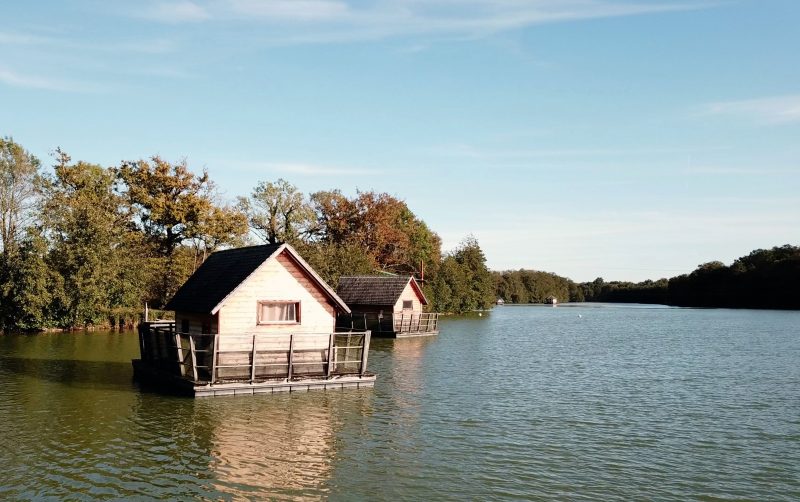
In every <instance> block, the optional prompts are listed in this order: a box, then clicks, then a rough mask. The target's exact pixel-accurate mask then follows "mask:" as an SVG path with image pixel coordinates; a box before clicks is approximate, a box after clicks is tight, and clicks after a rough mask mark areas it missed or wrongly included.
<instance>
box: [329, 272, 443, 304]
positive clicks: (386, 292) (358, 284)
mask: <svg viewBox="0 0 800 502" xmlns="http://www.w3.org/2000/svg"><path fill="white" fill-rule="evenodd" d="M409 282H411V285H412V287H413V288H414V290H415V291H416V292H417V295H418V296H419V299H420V301H421V302H422V304H423V305H427V304H428V299H427V298H425V295H424V294H423V293H422V288H420V287H419V284H418V283H417V281H416V279H414V278H413V277H394V276H384V275H357V276H345V277H342V278H341V279H339V287H338V288H336V293H337V294H338V295H339V297H341V299H342V300H344V301H345V303H347V304H348V305H394V304H395V303H397V300H398V299H399V298H400V295H401V294H402V293H403V290H404V289H405V288H406V285H408V283H409Z"/></svg>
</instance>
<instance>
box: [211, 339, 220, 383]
mask: <svg viewBox="0 0 800 502" xmlns="http://www.w3.org/2000/svg"><path fill="white" fill-rule="evenodd" d="M218 338H219V334H216V335H214V336H213V337H212V338H211V385H214V382H216V381H217V354H218V353H219V343H218V341H217V339H218Z"/></svg>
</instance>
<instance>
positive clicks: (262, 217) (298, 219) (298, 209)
mask: <svg viewBox="0 0 800 502" xmlns="http://www.w3.org/2000/svg"><path fill="white" fill-rule="evenodd" d="M238 208H239V209H240V210H241V211H242V212H243V213H245V214H246V215H247V219H248V222H249V223H250V230H252V231H253V232H254V233H255V234H256V235H258V237H259V238H260V239H261V240H262V241H263V242H266V243H267V244H277V243H279V242H290V243H297V242H298V241H299V240H300V238H301V237H307V236H309V235H310V234H311V233H312V232H313V227H314V220H315V218H314V210H313V209H312V207H311V206H310V204H309V203H308V202H307V201H306V200H305V197H304V196H303V194H302V193H301V192H300V191H298V190H297V187H295V186H294V185H292V184H291V183H289V182H288V181H286V180H285V179H283V178H280V179H278V180H277V181H275V182H267V181H262V182H260V183H259V184H258V185H257V186H256V188H255V189H254V190H253V193H252V194H251V195H250V197H249V198H247V197H240V198H239V204H238Z"/></svg>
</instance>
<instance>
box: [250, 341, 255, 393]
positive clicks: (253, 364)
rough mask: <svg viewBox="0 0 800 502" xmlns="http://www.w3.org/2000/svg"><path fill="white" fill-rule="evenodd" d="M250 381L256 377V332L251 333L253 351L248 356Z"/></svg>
mask: <svg viewBox="0 0 800 502" xmlns="http://www.w3.org/2000/svg"><path fill="white" fill-rule="evenodd" d="M250 357H251V359H250V383H253V382H254V381H255V379H256V334H255V333H253V352H252V355H251V356H250Z"/></svg>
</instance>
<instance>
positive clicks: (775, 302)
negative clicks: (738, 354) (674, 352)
mask: <svg viewBox="0 0 800 502" xmlns="http://www.w3.org/2000/svg"><path fill="white" fill-rule="evenodd" d="M493 275H494V278H495V285H496V290H497V295H498V298H501V299H503V300H504V301H505V302H508V303H542V302H545V301H547V299H548V298H549V297H555V298H557V299H558V300H559V301H563V300H568V301H571V302H584V301H586V302H609V303H652V304H663V305H673V306H678V307H725V308H764V309H800V287H798V285H800V247H798V246H791V245H788V244H787V245H785V246H778V247H774V248H772V249H757V250H755V251H753V252H751V253H750V254H748V255H747V256H742V257H741V258H738V259H736V260H735V261H734V262H733V263H732V264H731V265H729V266H726V265H725V264H724V263H722V262H719V261H712V262H709V263H703V264H702V265H700V266H698V267H697V269H695V270H694V271H693V272H691V273H689V274H682V275H679V276H677V277H673V278H671V279H666V278H665V279H659V280H657V281H652V280H647V281H643V282H638V283H633V282H621V281H613V282H605V281H604V280H603V279H602V278H601V277H598V278H597V279H595V280H594V281H591V282H584V283H580V284H578V283H575V282H573V281H571V280H570V279H567V278H565V277H560V276H558V275H555V274H551V273H547V272H538V271H534V270H516V271H506V272H493Z"/></svg>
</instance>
